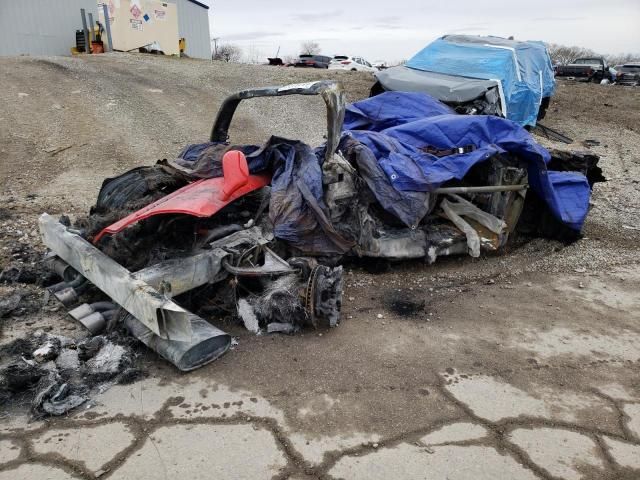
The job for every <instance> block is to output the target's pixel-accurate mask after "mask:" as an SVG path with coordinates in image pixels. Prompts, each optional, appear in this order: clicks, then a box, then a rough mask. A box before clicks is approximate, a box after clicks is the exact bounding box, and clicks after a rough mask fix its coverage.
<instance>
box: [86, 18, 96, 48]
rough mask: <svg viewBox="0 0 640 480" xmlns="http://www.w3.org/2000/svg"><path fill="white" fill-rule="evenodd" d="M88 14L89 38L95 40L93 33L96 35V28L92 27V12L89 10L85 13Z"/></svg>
mask: <svg viewBox="0 0 640 480" xmlns="http://www.w3.org/2000/svg"><path fill="white" fill-rule="evenodd" d="M87 15H88V16H89V39H90V40H91V41H92V42H93V41H95V40H96V38H95V35H96V30H95V28H94V27H93V25H94V23H93V13H91V12H89V13H88V14H87Z"/></svg>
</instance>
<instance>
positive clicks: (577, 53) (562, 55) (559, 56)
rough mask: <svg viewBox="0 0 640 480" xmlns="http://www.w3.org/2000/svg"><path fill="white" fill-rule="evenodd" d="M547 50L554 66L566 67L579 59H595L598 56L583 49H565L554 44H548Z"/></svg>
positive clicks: (563, 46) (564, 46)
mask: <svg viewBox="0 0 640 480" xmlns="http://www.w3.org/2000/svg"><path fill="white" fill-rule="evenodd" d="M547 50H548V51H549V56H550V57H551V62H552V63H554V64H560V65H566V64H567V63H571V62H573V61H574V60H575V59H576V58H580V57H594V56H595V57H597V56H598V54H597V53H596V52H594V51H593V50H590V49H588V48H583V47H576V46H573V47H567V46H566V45H558V44H556V43H548V44H547Z"/></svg>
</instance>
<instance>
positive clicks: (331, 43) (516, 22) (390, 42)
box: [200, 0, 640, 61]
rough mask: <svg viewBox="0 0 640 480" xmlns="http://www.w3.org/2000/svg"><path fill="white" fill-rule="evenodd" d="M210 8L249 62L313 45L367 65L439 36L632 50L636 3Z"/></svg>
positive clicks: (286, 0) (230, 3)
mask: <svg viewBox="0 0 640 480" xmlns="http://www.w3.org/2000/svg"><path fill="white" fill-rule="evenodd" d="M200 1H201V2H203V3H207V4H208V5H210V6H211V9H210V10H209V21H210V23H211V36H212V37H220V39H221V41H222V42H229V43H235V44H237V45H239V46H241V47H242V48H243V49H244V51H245V54H249V55H250V56H254V57H262V58H260V61H265V57H267V56H269V57H270V56H274V55H275V54H276V52H277V50H278V47H280V56H285V55H297V54H299V53H300V44H301V43H302V42H303V41H305V40H314V41H317V42H318V43H319V44H320V47H321V48H322V53H324V54H327V55H334V54H347V55H361V56H363V57H365V58H367V59H368V60H369V61H376V60H379V59H381V60H387V61H394V60H401V59H406V58H409V57H411V56H412V55H413V54H414V53H416V52H417V51H418V50H420V49H421V48H422V47H424V46H425V45H426V44H428V43H429V42H431V41H432V40H434V39H435V38H437V37H439V36H441V35H444V34H446V33H470V34H479V35H498V36H505V37H508V36H510V35H514V36H515V38H516V39H521V40H543V41H547V42H553V43H561V44H566V45H579V46H583V47H588V48H591V49H593V50H596V51H598V52H601V53H626V52H640V0H533V1H532V0H528V1H521V0H510V1H499V0H484V1H482V0H322V1H321V2H303V1H300V0H298V1H291V0H200Z"/></svg>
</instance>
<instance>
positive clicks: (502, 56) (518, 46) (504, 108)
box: [371, 35, 555, 126]
mask: <svg viewBox="0 0 640 480" xmlns="http://www.w3.org/2000/svg"><path fill="white" fill-rule="evenodd" d="M375 76H376V79H377V80H378V81H377V83H376V84H375V85H374V86H373V87H372V89H371V96H373V95H377V94H379V93H382V92H384V91H388V90H392V91H394V90H397V91H404V92H425V93H428V94H429V95H431V96H432V97H435V98H437V99H438V100H440V101H441V102H444V103H446V104H447V105H449V106H451V107H453V108H454V109H455V110H456V111H457V112H458V113H463V114H469V115H473V114H479V115H496V116H500V117H505V118H508V119H509V120H512V121H514V122H516V123H519V124H520V125H523V126H535V124H536V121H537V120H541V119H542V118H543V117H544V114H545V111H546V109H547V107H548V106H549V101H550V99H551V96H552V95H553V92H554V89H555V80H554V77H553V67H552V65H551V58H550V57H549V53H548V52H547V48H546V47H545V45H544V44H543V43H542V42H534V41H527V42H521V41H516V40H510V39H506V38H500V37H493V36H476V35H445V36H444V37H442V38H439V39H437V40H435V41H434V42H432V43H430V44H429V45H427V46H426V47H425V48H424V49H422V50H421V51H420V52H418V53H417V54H415V55H414V56H413V57H412V58H411V59H410V60H409V61H408V62H407V63H406V64H405V65H399V66H397V67H391V68H388V69H386V70H382V71H379V72H376V74H375Z"/></svg>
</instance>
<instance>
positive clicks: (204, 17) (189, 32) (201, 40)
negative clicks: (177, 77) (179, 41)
mask: <svg viewBox="0 0 640 480" xmlns="http://www.w3.org/2000/svg"><path fill="white" fill-rule="evenodd" d="M0 1H1V0H0ZM171 1H172V2H173V1H175V3H177V4H178V34H179V35H180V38H184V39H185V40H186V41H187V49H186V51H185V53H186V54H187V55H189V56H190V57H193V58H208V59H210V58H211V35H210V34H209V7H208V6H207V5H205V4H204V3H202V2H198V1H196V0H171Z"/></svg>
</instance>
